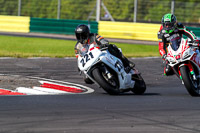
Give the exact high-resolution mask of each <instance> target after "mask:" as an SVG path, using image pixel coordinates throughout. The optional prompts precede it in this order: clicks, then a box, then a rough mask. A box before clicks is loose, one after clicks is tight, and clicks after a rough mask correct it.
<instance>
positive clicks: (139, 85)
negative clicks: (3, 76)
mask: <svg viewBox="0 0 200 133" xmlns="http://www.w3.org/2000/svg"><path fill="white" fill-rule="evenodd" d="M132 79H133V80H134V81H135V85H134V87H133V89H131V91H132V92H133V93H134V94H136V95H142V94H144V92H145V91H146V84H145V82H144V79H143V78H142V76H141V75H139V74H138V75H133V77H132Z"/></svg>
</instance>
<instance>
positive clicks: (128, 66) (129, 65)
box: [108, 44, 135, 73]
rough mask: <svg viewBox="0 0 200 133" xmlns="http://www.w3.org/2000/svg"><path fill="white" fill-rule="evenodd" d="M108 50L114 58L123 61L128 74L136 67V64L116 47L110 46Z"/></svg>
mask: <svg viewBox="0 0 200 133" xmlns="http://www.w3.org/2000/svg"><path fill="white" fill-rule="evenodd" d="M108 50H109V52H110V53H111V54H113V55H114V56H116V57H118V58H119V59H121V61H122V63H123V65H124V67H125V71H126V72H127V73H128V72H129V71H130V70H131V68H133V67H134V66H135V64H134V63H133V62H131V61H129V60H128V59H127V58H126V57H125V56H124V55H123V54H122V53H121V51H120V50H119V49H118V48H117V46H116V45H113V44H110V45H109V46H108Z"/></svg>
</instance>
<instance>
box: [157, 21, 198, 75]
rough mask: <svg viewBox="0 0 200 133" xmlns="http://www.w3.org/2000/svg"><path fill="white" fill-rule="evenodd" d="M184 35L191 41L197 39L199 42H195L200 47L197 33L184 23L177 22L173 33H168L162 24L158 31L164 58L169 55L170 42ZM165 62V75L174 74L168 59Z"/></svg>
mask: <svg viewBox="0 0 200 133" xmlns="http://www.w3.org/2000/svg"><path fill="white" fill-rule="evenodd" d="M183 35H185V36H187V37H188V38H190V39H191V42H195V41H197V43H195V44H196V46H197V47H199V42H198V40H197V37H196V36H195V34H194V33H193V32H192V31H190V30H188V29H187V28H185V26H183V24H181V23H177V26H176V28H175V30H174V31H173V32H172V33H166V32H165V30H164V29H163V26H162V25H161V27H160V30H159V32H158V39H159V53H160V55H161V56H162V59H163V60H165V58H166V56H167V46H168V44H170V42H171V41H172V40H173V39H175V38H182V36H183ZM165 63H166V66H165V68H164V75H172V74H173V71H172V69H171V67H170V66H169V65H168V62H167V61H166V62H165Z"/></svg>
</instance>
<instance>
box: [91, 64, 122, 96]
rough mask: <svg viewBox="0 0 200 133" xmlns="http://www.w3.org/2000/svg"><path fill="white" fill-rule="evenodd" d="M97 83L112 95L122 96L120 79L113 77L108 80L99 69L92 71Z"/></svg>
mask: <svg viewBox="0 0 200 133" xmlns="http://www.w3.org/2000/svg"><path fill="white" fill-rule="evenodd" d="M92 75H93V77H94V79H95V81H96V82H97V83H98V84H99V85H100V86H101V87H102V88H103V89H104V90H105V91H106V92H107V93H108V94H110V95H118V94H120V90H119V82H118V79H117V78H116V77H115V76H114V75H113V76H112V77H111V78H108V77H107V76H106V75H105V73H104V72H102V71H101V69H99V68H98V67H97V68H95V69H94V70H93V71H92Z"/></svg>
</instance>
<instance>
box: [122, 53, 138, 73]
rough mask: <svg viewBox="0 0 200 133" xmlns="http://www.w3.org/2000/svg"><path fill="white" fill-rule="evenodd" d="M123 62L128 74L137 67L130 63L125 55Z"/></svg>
mask: <svg viewBox="0 0 200 133" xmlns="http://www.w3.org/2000/svg"><path fill="white" fill-rule="evenodd" d="M122 62H123V64H124V67H125V68H124V70H125V71H126V73H129V72H130V70H131V69H133V68H134V67H135V64H134V63H133V62H131V61H129V60H128V59H127V58H126V57H125V56H124V55H122Z"/></svg>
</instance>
